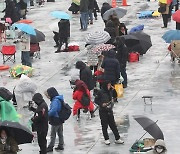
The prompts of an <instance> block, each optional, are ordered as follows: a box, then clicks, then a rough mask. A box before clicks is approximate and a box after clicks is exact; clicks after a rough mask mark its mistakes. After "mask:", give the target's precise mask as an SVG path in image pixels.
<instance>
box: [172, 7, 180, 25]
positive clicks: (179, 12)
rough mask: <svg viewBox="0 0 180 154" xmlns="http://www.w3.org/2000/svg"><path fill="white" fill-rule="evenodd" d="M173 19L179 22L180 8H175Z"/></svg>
mask: <svg viewBox="0 0 180 154" xmlns="http://www.w3.org/2000/svg"><path fill="white" fill-rule="evenodd" d="M172 17H173V20H174V21H176V22H178V23H180V10H177V11H176V12H175V13H174V14H173V15H172Z"/></svg>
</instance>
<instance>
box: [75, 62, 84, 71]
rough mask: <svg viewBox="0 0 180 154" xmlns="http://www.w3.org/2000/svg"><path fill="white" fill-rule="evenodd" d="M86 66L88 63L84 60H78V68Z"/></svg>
mask: <svg viewBox="0 0 180 154" xmlns="http://www.w3.org/2000/svg"><path fill="white" fill-rule="evenodd" d="M85 66H86V64H85V63H84V62H83V61H77V62H76V68H77V69H82V68H83V67H85Z"/></svg>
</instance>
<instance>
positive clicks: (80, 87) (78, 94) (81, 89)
mask: <svg viewBox="0 0 180 154" xmlns="http://www.w3.org/2000/svg"><path fill="white" fill-rule="evenodd" d="M75 85H76V87H75V90H74V92H73V99H74V100H76V102H75V103H74V106H73V115H77V120H79V118H80V109H85V110H87V111H89V112H90V114H91V118H92V117H93V116H94V113H93V110H94V105H93V102H92V101H91V96H90V91H89V90H88V88H87V86H86V84H85V83H84V82H83V81H81V80H76V82H75ZM84 94H85V95H87V96H88V97H89V100H90V103H89V105H88V106H84V105H83V102H82V97H83V95H84Z"/></svg>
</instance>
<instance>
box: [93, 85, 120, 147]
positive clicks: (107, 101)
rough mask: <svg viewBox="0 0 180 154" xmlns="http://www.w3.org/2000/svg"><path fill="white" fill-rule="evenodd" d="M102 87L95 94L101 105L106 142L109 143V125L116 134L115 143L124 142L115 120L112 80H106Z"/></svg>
mask: <svg viewBox="0 0 180 154" xmlns="http://www.w3.org/2000/svg"><path fill="white" fill-rule="evenodd" d="M101 88H102V89H101V90H99V91H98V92H97V95H96V96H95V103H96V104H98V105H99V116H100V120H101V126H102V132H103V136H104V139H105V144H106V145H109V144H110V141H109V135H108V131H107V129H108V126H109V127H110V128H111V130H112V132H113V134H114V136H115V143H117V144H123V143H124V141H122V140H121V139H120V135H119V132H118V129H117V126H116V123H115V120H114V115H113V109H112V108H113V104H112V102H111V101H112V95H113V92H112V85H111V82H110V81H105V82H104V83H103V84H102V87H101Z"/></svg>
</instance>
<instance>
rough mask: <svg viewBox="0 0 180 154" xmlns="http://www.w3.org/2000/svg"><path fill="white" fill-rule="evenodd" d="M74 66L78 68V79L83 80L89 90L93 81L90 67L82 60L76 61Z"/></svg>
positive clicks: (92, 85)
mask: <svg viewBox="0 0 180 154" xmlns="http://www.w3.org/2000/svg"><path fill="white" fill-rule="evenodd" d="M76 68H77V69H79V70H80V73H79V74H80V80H82V81H84V83H85V84H86V85H87V87H88V89H89V90H92V89H93V88H94V81H93V76H92V72H91V69H90V68H89V67H88V66H86V64H85V63H84V62H82V61H77V62H76Z"/></svg>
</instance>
